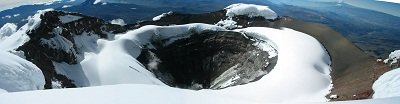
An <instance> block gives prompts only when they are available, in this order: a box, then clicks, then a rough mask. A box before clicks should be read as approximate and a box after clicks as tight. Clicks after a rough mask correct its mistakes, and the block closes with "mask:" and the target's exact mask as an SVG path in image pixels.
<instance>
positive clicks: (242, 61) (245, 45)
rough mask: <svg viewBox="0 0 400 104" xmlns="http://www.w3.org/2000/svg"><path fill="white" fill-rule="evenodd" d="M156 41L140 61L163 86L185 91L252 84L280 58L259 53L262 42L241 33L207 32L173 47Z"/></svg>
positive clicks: (143, 53)
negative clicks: (166, 85) (164, 84)
mask: <svg viewBox="0 0 400 104" xmlns="http://www.w3.org/2000/svg"><path fill="white" fill-rule="evenodd" d="M167 41H168V40H153V41H152V45H153V46H155V49H154V48H143V49H142V52H141V54H140V55H139V56H138V58H137V59H138V60H139V61H140V62H141V63H142V64H143V65H144V66H145V67H146V68H147V69H148V70H149V71H151V72H152V73H154V74H155V76H156V77H157V78H158V79H160V80H161V81H163V82H164V83H166V84H168V85H170V86H172V87H179V88H185V89H193V90H198V89H221V88H226V87H229V86H235V85H241V84H246V83H249V82H253V81H256V80H258V79H259V78H261V77H262V76H264V75H265V74H267V73H268V72H269V71H271V70H272V68H273V67H274V66H275V64H276V61H277V57H273V58H268V56H269V55H268V53H267V52H265V51H263V50H261V49H259V48H258V47H257V44H259V42H262V41H260V40H255V39H251V37H250V38H249V37H246V36H245V35H243V34H241V33H238V32H230V31H219V32H216V31H204V32H201V33H194V34H192V35H191V37H189V38H184V39H179V40H176V41H174V42H172V43H167Z"/></svg>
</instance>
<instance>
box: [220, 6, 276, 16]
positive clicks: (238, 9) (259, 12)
mask: <svg viewBox="0 0 400 104" xmlns="http://www.w3.org/2000/svg"><path fill="white" fill-rule="evenodd" d="M225 10H226V16H228V17H234V16H237V15H246V16H248V17H257V16H261V17H264V18H265V19H275V18H277V17H278V15H277V14H276V13H275V12H274V11H273V10H271V9H270V8H269V7H268V6H263V5H255V4H243V3H238V4H232V5H229V6H228V7H226V8H225Z"/></svg>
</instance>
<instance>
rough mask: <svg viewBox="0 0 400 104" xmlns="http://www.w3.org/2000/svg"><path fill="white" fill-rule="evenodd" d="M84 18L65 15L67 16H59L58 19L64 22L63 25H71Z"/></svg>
mask: <svg viewBox="0 0 400 104" xmlns="http://www.w3.org/2000/svg"><path fill="white" fill-rule="evenodd" d="M81 18H82V17H80V16H75V15H65V16H59V17H58V19H60V21H61V22H62V23H64V24H65V23H69V22H72V21H76V20H79V19H81Z"/></svg>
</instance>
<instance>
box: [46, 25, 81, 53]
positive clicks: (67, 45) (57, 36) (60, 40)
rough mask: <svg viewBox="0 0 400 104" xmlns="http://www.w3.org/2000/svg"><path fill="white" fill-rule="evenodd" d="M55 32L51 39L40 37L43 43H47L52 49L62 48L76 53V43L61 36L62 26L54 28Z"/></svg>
mask: <svg viewBox="0 0 400 104" xmlns="http://www.w3.org/2000/svg"><path fill="white" fill-rule="evenodd" d="M53 34H54V37H52V38H50V39H44V38H42V39H40V40H41V45H46V46H48V47H50V48H52V49H61V50H63V51H64V52H67V53H76V52H75V49H74V47H73V45H74V44H73V43H72V42H71V41H69V40H68V39H66V38H64V37H63V36H61V34H62V28H60V27H57V28H54V29H53Z"/></svg>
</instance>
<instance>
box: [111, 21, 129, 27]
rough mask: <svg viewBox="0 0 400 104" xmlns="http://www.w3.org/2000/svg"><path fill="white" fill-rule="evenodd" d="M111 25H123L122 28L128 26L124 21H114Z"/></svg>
mask: <svg viewBox="0 0 400 104" xmlns="http://www.w3.org/2000/svg"><path fill="white" fill-rule="evenodd" d="M111 24H115V25H121V26H124V25H126V23H125V21H124V20H123V19H114V20H111Z"/></svg>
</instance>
